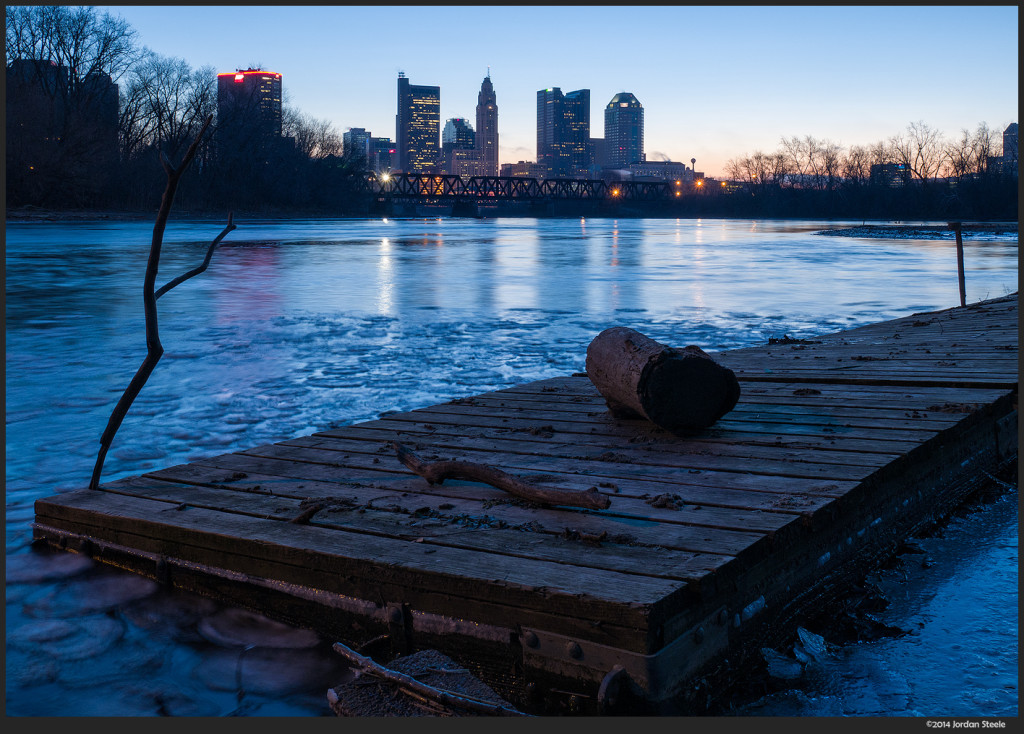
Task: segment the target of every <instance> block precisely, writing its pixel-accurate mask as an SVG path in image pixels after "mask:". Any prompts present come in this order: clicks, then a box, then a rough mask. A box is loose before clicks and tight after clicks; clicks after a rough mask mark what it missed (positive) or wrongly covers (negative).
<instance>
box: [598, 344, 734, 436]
mask: <svg viewBox="0 0 1024 734" xmlns="http://www.w3.org/2000/svg"><path fill="white" fill-rule="evenodd" d="M587 375H588V377H590V380H591V382H593V383H594V386H595V387H597V389H598V391H599V392H600V393H601V395H602V396H603V397H604V399H605V402H606V403H607V405H608V408H609V410H610V411H611V412H612V414H613V415H614V416H615V417H617V418H630V417H641V418H646V419H647V420H649V421H650V422H652V423H654V424H655V425H657V426H660V427H661V428H664V429H666V430H670V431H673V432H687V431H693V430H699V429H702V428H707V427H708V426H710V425H712V424H714V423H715V421H717V420H718V419H719V418H721V417H722V416H723V415H725V414H726V413H728V412H729V411H730V410H732V409H733V407H735V405H736V402H737V401H738V400H739V396H740V386H739V381H738V380H737V379H736V375H735V373H733V371H732V370H730V369H728V368H726V367H723V366H722V365H720V364H718V363H717V362H715V361H714V359H712V358H711V356H710V355H708V354H707V353H706V352H704V350H702V349H701V348H700V347H698V346H695V345H690V346H686V347H683V348H681V349H677V348H673V347H668V346H665V345H664V344H660V343H658V342H656V341H654V340H653V339H649V338H648V337H646V336H644V335H643V334H640V333H639V332H637V331H634V330H633V329H629V328H626V327H621V326H617V327H613V328H611V329H606V330H605V331H603V332H601V333H600V334H598V336H597V337H595V339H594V340H593V341H592V342H591V343H590V346H589V347H588V348H587Z"/></svg>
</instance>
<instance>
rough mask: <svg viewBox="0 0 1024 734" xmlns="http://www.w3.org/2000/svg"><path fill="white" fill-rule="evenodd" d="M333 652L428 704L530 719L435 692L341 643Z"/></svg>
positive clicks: (496, 706)
mask: <svg viewBox="0 0 1024 734" xmlns="http://www.w3.org/2000/svg"><path fill="white" fill-rule="evenodd" d="M334 651H335V652H337V653H339V654H341V655H342V656H343V657H344V658H345V659H346V660H348V661H349V662H350V663H351V664H352V665H353V667H355V668H356V670H358V671H359V672H360V673H368V674H369V675H372V676H374V677H375V678H380V679H381V680H386V681H388V682H389V683H394V684H395V685H397V686H398V687H399V688H401V689H402V690H404V691H406V692H409V693H413V694H414V695H416V696H418V697H423V698H425V699H427V700H428V701H434V702H437V703H442V704H445V705H448V706H454V707H456V708H461V709H466V710H469V711H474V712H476V713H480V714H490V715H491V716H529V714H525V713H523V712H522V711H518V710H516V709H514V708H509V707H508V706H502V705H501V704H496V703H489V702H487V701H481V700H480V699H477V698H470V697H468V696H465V695H463V694H460V693H452V692H451V691H445V690H442V689H440V688H434V686H430V685H427V684H426V683H422V682H420V681H418V680H416V679H415V678H413V677H412V676H409V675H406V674H405V673H399V672H398V671H397V670H392V669H391V668H386V667H384V666H383V665H380V664H379V663H375V662H374V661H373V660H371V659H370V658H368V657H365V656H363V655H360V654H359V653H357V652H356V651H355V650H353V649H352V648H350V647H347V646H345V645H343V644H342V643H340V642H335V643H334Z"/></svg>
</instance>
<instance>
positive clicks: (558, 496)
mask: <svg viewBox="0 0 1024 734" xmlns="http://www.w3.org/2000/svg"><path fill="white" fill-rule="evenodd" d="M391 446H392V447H393V448H394V449H395V453H396V454H398V460H399V461H401V462H402V464H404V465H405V466H406V467H407V468H409V469H411V470H412V471H413V472H414V473H416V474H418V475H419V476H421V477H423V478H424V479H426V480H427V482H428V483H430V484H441V483H442V482H444V480H445V479H468V480H469V481H472V482H483V483H485V484H489V485H491V486H492V487H494V488H495V489H500V490H502V491H505V492H508V493H509V494H512V495H515V496H516V497H521V498H522V499H524V500H529V501H530V502H537V503H539V504H542V505H563V506H567V507H583V508H586V509H588V510H603V509H605V508H607V507H609V506H610V505H611V503H612V501H611V500H610V499H608V497H607V496H605V495H603V494H601V493H600V492H598V491H597V488H596V487H591V488H590V489H588V490H586V491H583V492H577V491H572V490H565V489H546V488H543V487H535V486H533V485H532V484H527V483H526V482H523V481H521V480H519V479H517V478H516V477H514V476H512V475H511V474H506V473H505V472H503V471H501V470H500V469H495V468H493V467H490V466H486V465H484V464H475V463H473V462H470V461H435V462H432V463H431V462H426V461H423V459H421V458H420V457H418V456H417V455H416V454H414V453H413V452H412V451H410V450H409V449H408V448H406V447H405V446H403V445H402V444H400V443H398V442H397V441H392V442H391Z"/></svg>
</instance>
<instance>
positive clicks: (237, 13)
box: [100, 5, 1020, 176]
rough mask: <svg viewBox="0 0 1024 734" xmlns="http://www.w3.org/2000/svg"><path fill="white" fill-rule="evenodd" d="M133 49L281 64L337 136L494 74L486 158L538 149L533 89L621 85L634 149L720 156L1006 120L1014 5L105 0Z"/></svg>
mask: <svg viewBox="0 0 1024 734" xmlns="http://www.w3.org/2000/svg"><path fill="white" fill-rule="evenodd" d="M100 9H101V10H108V11H110V12H111V13H113V14H115V15H120V16H121V17H123V18H124V19H125V20H127V21H128V22H129V23H130V24H131V26H132V27H133V28H135V29H136V30H137V31H138V33H139V38H138V40H139V43H140V44H142V45H145V46H148V47H149V48H150V49H152V50H153V51H155V52H157V53H159V54H161V55H164V56H174V57H179V58H183V59H185V60H186V61H187V62H189V64H191V65H192V66H193V67H201V66H207V65H209V66H212V67H214V69H215V70H216V71H218V72H223V71H234V70H235V69H236V68H239V67H242V68H244V67H247V66H250V65H260V66H262V68H264V69H268V70H271V71H276V72H279V73H281V74H282V75H283V82H284V93H285V102H286V104H290V105H292V106H293V107H297V108H298V109H300V110H302V111H303V112H306V113H308V114H311V115H312V116H314V117H316V118H320V119H327V120H330V121H331V122H332V123H333V124H334V126H335V128H336V129H337V130H338V132H339V133H340V132H344V131H345V130H346V129H348V128H349V127H362V128H366V129H367V130H369V131H370V132H371V133H372V134H373V135H376V136H380V137H390V138H394V136H395V106H396V78H397V76H398V72H399V71H404V72H405V74H406V76H408V77H409V80H410V81H411V82H412V83H413V84H428V85H437V86H440V87H441V124H442V126H443V125H444V121H445V120H447V119H448V118H451V117H467V118H469V119H470V121H471V122H473V123H474V124H475V114H476V113H475V110H476V96H477V92H478V91H479V89H480V82H481V81H482V80H483V78H484V76H486V74H487V70H488V67H489V68H490V73H491V80H492V82H493V83H494V90H495V93H496V95H497V101H498V110H499V113H498V134H499V142H500V151H499V160H500V162H502V163H508V162H515V161H518V160H535V159H536V105H537V102H536V93H537V90H539V89H544V88H547V87H560V88H561V89H562V91H563V92H570V91H572V90H575V89H590V94H591V105H592V106H591V135H592V136H593V137H601V136H602V135H603V134H604V112H603V110H604V106H605V104H607V102H608V101H609V100H610V99H611V98H612V96H613V95H615V94H616V93H617V92H623V91H625V92H632V93H633V94H635V95H636V97H637V99H639V100H640V102H641V103H642V104H643V106H644V109H645V113H644V114H645V144H644V150H645V152H646V153H647V159H648V160H660V159H663V158H665V157H668V158H670V159H672V160H676V161H685V162H686V163H687V164H688V165H689V161H690V159H691V158H696V159H697V165H696V169H697V170H698V171H703V172H704V173H705V174H706V175H708V176H720V175H724V169H725V164H726V162H727V161H728V160H729V159H731V158H735V157H738V156H741V155H745V154H750V153H752V152H754V151H756V150H761V151H764V152H770V151H774V150H776V149H777V148H778V147H779V141H780V139H781V138H782V137H792V136H801V137H802V136H805V135H813V136H814V137H816V138H825V139H829V140H832V141H834V142H837V143H840V144H841V145H844V146H850V145H867V144H870V143H873V142H876V141H878V140H882V139H885V138H888V137H889V136H891V135H893V134H896V133H899V132H902V131H904V130H905V128H906V127H907V125H908V124H909V123H911V122H915V121H919V120H920V121H924V122H925V123H927V124H928V125H930V126H931V127H933V128H937V129H938V130H939V131H941V132H942V133H943V135H944V136H945V137H946V138H949V139H952V138H954V137H958V136H959V133H960V130H961V129H964V128H967V129H970V130H974V128H976V127H977V125H978V123H980V122H986V123H988V124H989V126H990V127H993V128H996V129H998V130H1000V131H1001V130H1002V129H1003V128H1004V127H1005V126H1006V125H1007V124H1009V123H1010V122H1017V121H1018V120H1017V114H1018V101H1017V87H1018V70H1019V65H1020V60H1019V55H1018V48H1017V35H1018V20H1017V18H1018V10H1017V8H1016V6H981V7H967V6H960V7H957V6H954V7H946V6H914V7H909V6H908V7H886V6H868V7H857V6H850V7H841V6H839V7H794V6H788V7H785V6H784V7H772V6H737V7H690V6H637V7H632V6H631V7H626V6H591V7H586V6H557V7H544V6H490V7H476V6H440V7H437V6H372V7H370V6H298V7H293V6H273V5H270V6H258V5H257V6H254V5H242V6H227V7H219V6H110V7H101V8H100Z"/></svg>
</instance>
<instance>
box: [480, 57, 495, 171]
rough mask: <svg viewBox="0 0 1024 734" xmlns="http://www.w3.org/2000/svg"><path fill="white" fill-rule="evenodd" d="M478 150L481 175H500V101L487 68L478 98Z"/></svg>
mask: <svg viewBox="0 0 1024 734" xmlns="http://www.w3.org/2000/svg"><path fill="white" fill-rule="evenodd" d="M476 150H477V156H476V158H477V160H478V161H479V162H480V174H479V175H481V176H497V175H498V101H497V97H495V95H494V85H493V84H491V71H490V69H488V70H487V76H486V77H484V81H483V83H482V84H481V85H480V93H479V94H478V95H477V98H476Z"/></svg>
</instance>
